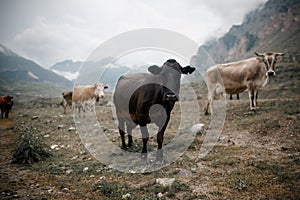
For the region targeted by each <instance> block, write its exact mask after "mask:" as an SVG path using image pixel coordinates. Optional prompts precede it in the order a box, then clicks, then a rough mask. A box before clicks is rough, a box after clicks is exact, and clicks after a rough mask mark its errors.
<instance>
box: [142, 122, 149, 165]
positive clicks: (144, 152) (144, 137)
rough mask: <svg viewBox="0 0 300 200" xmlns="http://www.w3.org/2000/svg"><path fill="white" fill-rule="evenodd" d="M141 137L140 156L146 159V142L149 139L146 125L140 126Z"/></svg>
mask: <svg viewBox="0 0 300 200" xmlns="http://www.w3.org/2000/svg"><path fill="white" fill-rule="evenodd" d="M140 129H141V133H142V137H143V150H142V158H143V159H147V143H148V140H149V132H148V128H147V125H146V126H140Z"/></svg>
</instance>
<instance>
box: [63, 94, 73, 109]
mask: <svg viewBox="0 0 300 200" xmlns="http://www.w3.org/2000/svg"><path fill="white" fill-rule="evenodd" d="M72 93H73V92H72V91H66V92H63V93H62V96H63V101H62V102H61V103H60V105H61V106H62V107H63V108H64V114H66V109H67V107H68V106H69V107H70V108H72Z"/></svg>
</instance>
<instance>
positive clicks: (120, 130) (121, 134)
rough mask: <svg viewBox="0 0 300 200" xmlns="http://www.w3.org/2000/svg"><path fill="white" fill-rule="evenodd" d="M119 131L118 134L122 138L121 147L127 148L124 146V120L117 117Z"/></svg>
mask: <svg viewBox="0 0 300 200" xmlns="http://www.w3.org/2000/svg"><path fill="white" fill-rule="evenodd" d="M118 121H119V133H120V136H121V140H122V149H124V150H126V149H127V146H126V143H125V132H124V130H125V122H124V120H122V119H119V120H118Z"/></svg>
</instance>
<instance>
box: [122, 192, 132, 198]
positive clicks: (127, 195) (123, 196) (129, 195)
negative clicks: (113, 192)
mask: <svg viewBox="0 0 300 200" xmlns="http://www.w3.org/2000/svg"><path fill="white" fill-rule="evenodd" d="M130 197H131V194H129V193H127V194H124V195H122V199H127V198H130Z"/></svg>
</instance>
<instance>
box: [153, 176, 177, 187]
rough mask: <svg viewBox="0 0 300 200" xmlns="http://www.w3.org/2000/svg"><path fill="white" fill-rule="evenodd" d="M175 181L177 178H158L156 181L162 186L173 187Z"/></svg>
mask: <svg viewBox="0 0 300 200" xmlns="http://www.w3.org/2000/svg"><path fill="white" fill-rule="evenodd" d="M174 181H175V178H158V179H156V183H158V184H160V185H162V186H171V185H172V184H173V183H174Z"/></svg>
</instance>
